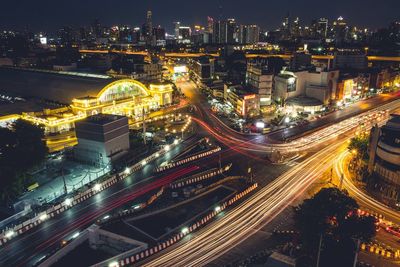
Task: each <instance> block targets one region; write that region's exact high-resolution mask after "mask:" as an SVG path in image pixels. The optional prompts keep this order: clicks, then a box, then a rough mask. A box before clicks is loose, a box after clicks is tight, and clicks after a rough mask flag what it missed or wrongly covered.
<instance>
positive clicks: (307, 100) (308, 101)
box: [287, 96, 323, 107]
mask: <svg viewBox="0 0 400 267" xmlns="http://www.w3.org/2000/svg"><path fill="white" fill-rule="evenodd" d="M287 104H288V105H298V106H303V107H312V106H321V105H323V103H322V102H321V101H319V100H318V99H315V98H312V97H306V96H299V97H294V98H291V99H289V100H287Z"/></svg>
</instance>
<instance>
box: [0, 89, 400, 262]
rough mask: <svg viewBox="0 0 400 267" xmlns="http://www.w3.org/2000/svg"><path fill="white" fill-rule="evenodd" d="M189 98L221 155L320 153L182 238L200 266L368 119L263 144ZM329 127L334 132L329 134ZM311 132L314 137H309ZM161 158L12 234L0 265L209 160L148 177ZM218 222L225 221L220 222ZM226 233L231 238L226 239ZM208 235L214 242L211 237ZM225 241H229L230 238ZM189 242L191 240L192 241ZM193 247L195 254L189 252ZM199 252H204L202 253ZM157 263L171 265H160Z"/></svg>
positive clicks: (0, 252)
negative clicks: (303, 150)
mask: <svg viewBox="0 0 400 267" xmlns="http://www.w3.org/2000/svg"><path fill="white" fill-rule="evenodd" d="M190 86H191V85H190ZM185 94H186V93H185ZM186 95H188V94H186ZM189 97H190V95H189ZM193 102H194V104H195V105H196V107H197V108H198V110H197V113H196V115H197V116H196V118H194V120H196V121H197V122H198V123H199V124H200V125H201V126H202V127H203V129H204V130H205V131H206V132H207V133H209V134H211V135H212V136H214V137H215V138H216V139H217V140H218V141H220V142H221V143H223V144H225V145H226V146H227V147H228V148H229V150H227V151H224V152H223V155H224V157H225V158H228V157H231V158H230V159H233V158H235V159H236V161H243V157H242V156H241V155H242V154H245V155H246V156H248V157H249V158H254V159H256V160H260V161H261V162H265V159H262V158H260V157H257V156H254V152H256V154H257V153H258V152H265V151H266V149H271V147H273V148H275V147H277V148H279V149H282V150H284V151H292V150H293V149H297V150H298V149H299V148H302V147H306V148H307V149H308V150H313V151H317V150H318V151H319V152H317V153H316V154H314V155H311V156H310V157H309V158H307V159H306V160H304V161H303V162H302V163H301V164H300V165H298V166H296V167H294V168H293V169H291V170H289V171H288V172H286V173H284V174H282V175H281V176H279V177H278V178H277V179H276V180H274V181H270V183H269V185H268V186H266V187H263V188H262V189H261V190H260V191H259V192H257V193H256V194H255V195H254V197H251V198H250V199H248V200H246V201H245V202H244V203H243V204H241V205H240V206H238V207H237V208H235V209H234V210H232V212H228V213H226V215H227V218H228V219H225V216H224V217H223V218H221V220H218V221H217V222H216V224H217V225H216V226H214V224H213V225H212V227H210V228H209V227H207V228H205V229H204V230H201V231H200V232H199V233H198V234H197V233H196V234H195V237H196V238H197V236H199V238H200V239H199V245H196V246H195V247H194V249H192V247H191V246H190V245H189V246H188V245H185V244H187V243H182V246H183V247H185V246H186V248H180V251H181V252H182V255H186V256H187V260H185V261H183V262H187V263H188V266H190V264H189V263H190V261H189V259H194V255H197V257H196V258H198V259H197V260H193V262H194V263H195V264H200V265H201V264H203V263H204V262H206V261H209V260H212V259H214V258H215V257H218V255H221V254H223V252H224V251H226V250H227V249H229V248H231V247H233V246H235V244H237V242H242V241H243V240H245V238H246V237H249V236H250V235H251V233H254V231H256V230H257V229H259V227H261V226H263V225H264V224H266V223H268V222H270V221H271V220H272V219H273V218H274V217H275V216H277V215H278V214H279V213H280V211H282V210H283V209H285V208H286V207H287V206H288V205H289V204H290V203H291V201H293V200H294V199H296V198H297V197H299V196H301V195H302V193H303V192H304V190H306V189H307V188H308V186H309V185H310V184H311V183H313V182H314V181H315V180H317V179H318V178H319V177H320V176H321V174H322V173H323V172H324V171H325V170H326V169H327V168H329V166H331V164H332V160H333V158H334V155H335V153H336V151H337V149H338V147H339V146H340V145H341V143H337V138H338V135H339V134H341V133H346V132H348V131H352V130H354V129H355V127H357V126H358V124H359V123H360V121H361V120H362V119H365V118H366V117H365V115H359V116H360V117H357V116H356V118H353V119H350V120H349V121H344V122H343V123H339V124H337V125H339V126H337V127H335V126H332V127H329V129H321V130H318V131H316V132H315V133H312V134H311V135H309V136H308V137H302V138H301V139H300V141H298V140H295V141H293V142H292V143H276V144H264V143H262V142H261V143H259V142H256V140H254V138H255V137H254V136H246V135H242V134H238V133H235V132H233V131H232V130H230V129H226V126H225V125H223V124H221V123H219V121H218V120H216V119H215V118H214V117H213V116H210V114H209V113H208V112H209V111H207V109H206V108H204V107H201V105H199V104H200V103H201V102H200V101H196V98H195V99H194V101H193ZM398 104H399V103H398V102H392V103H390V104H387V105H388V106H385V107H384V108H381V109H387V108H389V109H391V108H393V106H396V107H397V105H398ZM211 125H212V126H211ZM332 129H333V130H332ZM332 131H333V132H334V134H336V136H334V135H332ZM310 136H312V138H311V137H310ZM314 137H315V138H314ZM256 138H257V137H256ZM294 144H296V145H294ZM321 145H326V146H327V147H325V148H323V149H319V147H321ZM173 153H175V154H176V153H179V151H171V155H172V154H173ZM238 153H240V154H238ZM171 155H170V156H171ZM165 160H166V159H165V158H164V159H159V160H158V161H156V162H154V163H153V164H149V166H146V168H145V169H144V170H142V171H140V172H138V173H136V174H134V175H132V176H131V177H130V178H128V179H126V180H125V181H123V182H120V183H118V184H117V185H115V186H113V187H111V188H109V189H107V190H105V191H103V192H101V193H100V194H98V195H96V196H95V197H93V198H90V199H89V200H87V201H85V202H82V203H81V204H78V205H76V206H74V207H72V208H71V209H70V210H68V211H67V212H64V213H63V214H61V215H59V216H58V217H56V218H53V219H51V220H49V221H47V222H45V223H43V224H41V225H40V226H38V227H37V228H34V229H33V230H32V231H31V232H28V233H27V234H24V235H22V236H20V237H17V238H15V239H13V240H12V241H11V242H9V243H8V244H7V245H5V246H3V247H1V248H0V266H29V265H32V264H33V263H34V262H35V261H36V260H37V259H39V258H41V257H43V256H45V255H47V254H49V253H51V251H53V250H54V248H56V247H57V246H59V244H60V242H61V241H62V240H63V239H64V238H66V237H68V236H70V235H72V234H74V233H75V232H77V231H80V230H82V229H84V228H85V227H87V226H89V225H90V224H92V223H93V222H94V221H95V220H96V219H98V218H100V217H101V216H104V215H105V214H107V213H108V212H110V211H111V210H113V209H115V208H117V207H119V206H121V205H123V204H124V203H126V202H129V201H132V200H134V199H135V198H137V197H139V196H141V195H143V194H145V193H147V192H149V191H151V190H152V189H155V188H159V187H160V186H162V185H165V184H168V183H169V182H170V181H172V180H173V179H178V178H179V177H181V176H184V175H189V174H190V173H191V172H193V171H195V170H196V166H200V167H204V166H207V165H208V164H209V162H203V163H202V162H195V166H185V165H184V166H182V167H180V168H177V169H174V170H172V171H171V173H166V174H163V175H160V176H158V177H154V176H152V169H153V168H154V166H157V165H159V164H161V163H162V162H163V161H165ZM201 164H202V165H201ZM316 166H317V167H316ZM265 168H267V169H268V168H270V166H265ZM266 180H267V179H266ZM138 188H143V189H138ZM241 207H242V208H241ZM228 216H229V217H228ZM220 221H223V222H224V223H220ZM228 222H229V223H228ZM232 222H235V223H232ZM225 227H226V228H225ZM207 229H208V230H207ZM236 236H238V237H236ZM228 237H229V239H227V238H228ZM210 240H211V241H212V242H210ZM222 240H223V241H222ZM227 240H231V241H229V242H228V241H227ZM189 243H191V244H193V242H192V241H191V242H189ZM200 244H202V247H200ZM205 244H208V245H205ZM210 244H213V245H210ZM214 244H215V245H214ZM210 246H211V247H210ZM196 248H198V249H196ZM204 250H207V251H204ZM193 251H195V252H196V253H193ZM197 251H198V252H197ZM200 251H201V253H203V254H204V256H201V255H200ZM170 253H171V254H170V256H168V254H165V255H162V256H161V257H160V259H159V260H160V262H163V259H164V261H166V262H169V261H170V260H171V258H175V257H176V258H177V259H178V258H181V256H179V257H177V255H176V253H175V252H173V251H172V250H171V252H170ZM203 254H202V255H203ZM205 255H207V256H205ZM175 262H176V261H175ZM157 264H158V263H157ZM157 264H156V265H157ZM159 266H173V265H162V264H161V265H159Z"/></svg>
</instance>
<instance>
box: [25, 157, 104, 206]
mask: <svg viewBox="0 0 400 267" xmlns="http://www.w3.org/2000/svg"><path fill="white" fill-rule="evenodd" d="M109 171H110V167H109V166H105V167H95V166H90V165H85V164H81V163H77V162H73V161H71V160H66V159H56V160H49V162H48V164H47V167H46V169H45V170H43V171H41V172H40V173H37V174H36V175H35V176H34V178H33V180H34V181H38V184H39V187H38V188H37V189H35V190H34V191H32V192H27V193H25V194H24V195H23V196H21V197H20V198H19V201H20V202H28V203H31V204H45V203H48V202H51V201H53V200H55V199H57V198H58V197H60V196H62V195H63V194H64V193H65V188H64V181H63V178H64V179H65V185H66V189H67V193H70V192H73V191H75V190H77V189H79V188H81V187H83V186H84V185H86V184H88V183H90V182H92V181H94V180H96V179H98V178H99V177H101V176H103V175H105V174H107V173H108V172H109Z"/></svg>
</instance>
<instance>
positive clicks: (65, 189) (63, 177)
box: [61, 162, 68, 195]
mask: <svg viewBox="0 0 400 267" xmlns="http://www.w3.org/2000/svg"><path fill="white" fill-rule="evenodd" d="M61 175H62V179H63V183H64V194H65V195H66V194H68V190H67V183H66V182H65V176H64V162H63V163H62V165H61Z"/></svg>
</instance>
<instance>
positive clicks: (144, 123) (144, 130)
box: [142, 106, 147, 145]
mask: <svg viewBox="0 0 400 267" xmlns="http://www.w3.org/2000/svg"><path fill="white" fill-rule="evenodd" d="M142 122H143V143H144V144H145V145H147V140H146V120H145V115H144V106H143V107H142Z"/></svg>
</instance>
